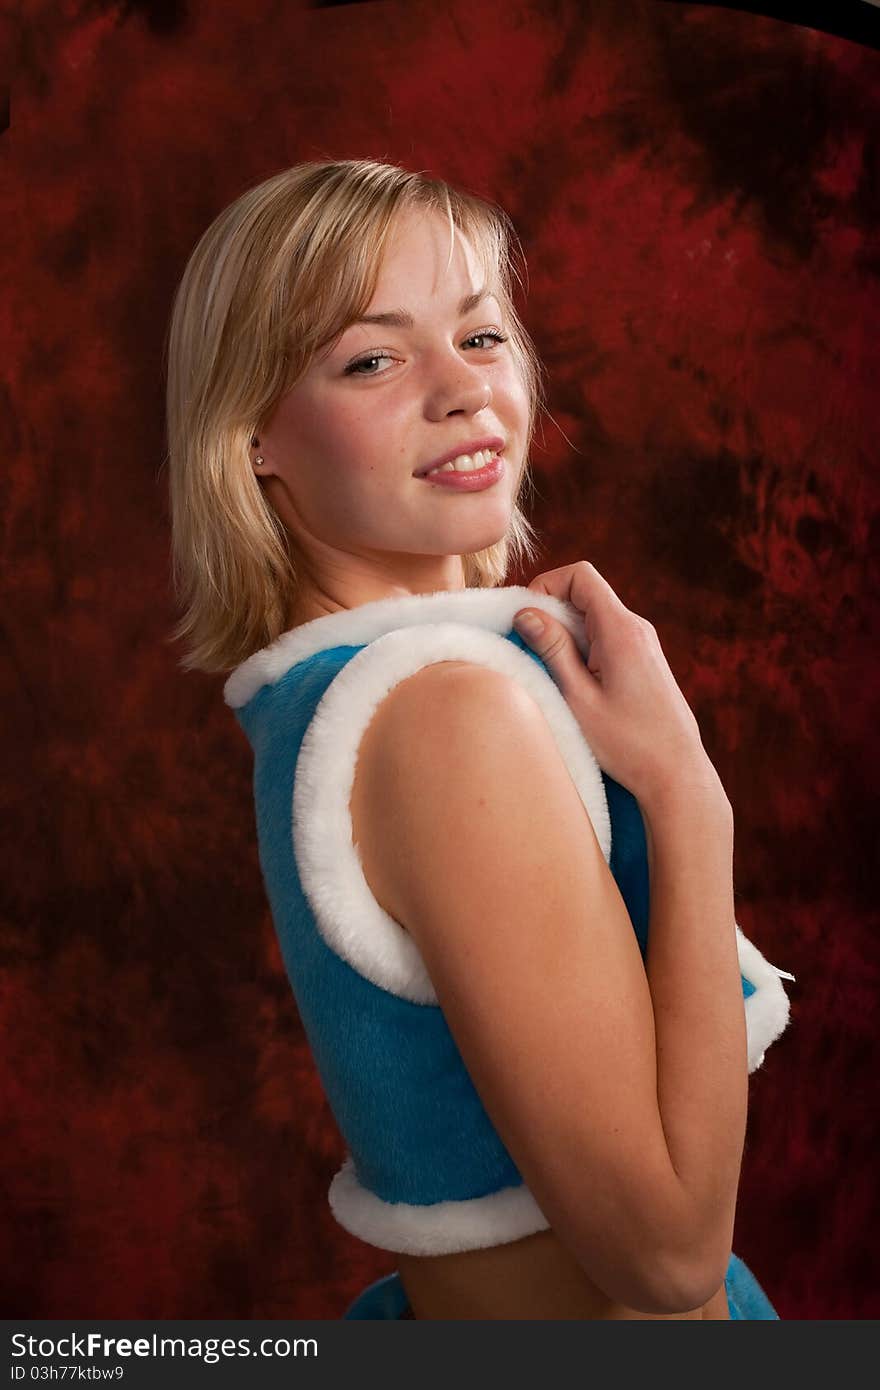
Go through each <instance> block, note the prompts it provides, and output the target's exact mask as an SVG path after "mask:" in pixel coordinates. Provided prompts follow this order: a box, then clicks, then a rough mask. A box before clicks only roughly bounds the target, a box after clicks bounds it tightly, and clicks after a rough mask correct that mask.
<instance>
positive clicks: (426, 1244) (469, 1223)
mask: <svg viewBox="0 0 880 1390" xmlns="http://www.w3.org/2000/svg"><path fill="white" fill-rule="evenodd" d="M327 1200H328V1201H329V1203H330V1209H331V1211H332V1212H333V1215H334V1216H335V1218H336V1220H337V1221H338V1222H339V1224H340V1226H344V1228H345V1229H346V1230H347V1231H350V1232H351V1234H352V1235H353V1236H357V1237H358V1238H359V1239H360V1240H363V1241H366V1243H367V1244H368V1245H375V1246H377V1247H378V1248H379V1249H380V1250H394V1251H396V1252H397V1253H400V1254H407V1255H449V1254H452V1253H454V1252H455V1251H459V1250H479V1249H482V1248H484V1247H486V1246H490V1245H505V1244H506V1243H507V1242H508V1241H511V1240H521V1239H522V1238H523V1236H530V1235H533V1234H534V1232H535V1231H545V1230H547V1228H548V1227H549V1225H550V1222H549V1221H548V1220H547V1218H546V1216H545V1215H544V1213H543V1212H542V1211H541V1209H540V1207H539V1206H538V1204H537V1202H536V1201H535V1199H534V1197H533V1196H532V1194H531V1192H530V1191H529V1189H528V1188H527V1187H526V1186H525V1184H522V1185H521V1186H518V1187H502V1188H501V1189H500V1190H499V1191H498V1192H491V1193H489V1194H488V1196H486V1197H469V1198H467V1199H465V1200H464V1201H458V1202H455V1201H448V1202H433V1203H430V1204H426V1205H423V1206H421V1205H420V1206H416V1205H414V1204H411V1203H408V1202H385V1201H383V1200H382V1198H381V1197H377V1196H376V1194H375V1193H374V1192H370V1191H369V1190H368V1189H367V1188H365V1187H362V1186H361V1184H360V1183H359V1182H358V1178H357V1174H356V1172H355V1168H354V1163H353V1161H352V1159H351V1157H350V1156H349V1157H347V1158H346V1159H345V1162H344V1163H343V1165H342V1167H341V1168H340V1170H339V1172H338V1173H337V1174H336V1176H335V1178H334V1179H333V1181H332V1182H331V1184H330V1189H329V1191H328V1193H327Z"/></svg>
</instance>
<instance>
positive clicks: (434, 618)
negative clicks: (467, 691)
mask: <svg viewBox="0 0 880 1390" xmlns="http://www.w3.org/2000/svg"><path fill="white" fill-rule="evenodd" d="M520 608H543V609H544V610H545V612H547V613H549V614H550V616H551V617H553V618H556V620H557V622H560V623H562V624H563V626H564V627H566V628H567V629H568V631H569V632H570V633H571V635H572V636H573V637H574V639H575V642H576V643H577V646H578V649H579V651H580V653H581V655H582V656H584V657H586V656H587V655H588V654H589V650H590V644H589V642H588V641H587V637H586V632H585V629H584V617H583V614H582V613H580V612H579V610H578V609H577V608H576V607H575V605H574V604H573V603H568V602H567V601H565V600H564V599H559V598H556V597H555V596H554V595H553V594H538V593H535V592H534V591H533V590H531V589H527V588H526V587H525V585H522V584H510V585H506V586H504V587H503V588H499V589H439V590H438V591H437V592H436V593H433V594H406V595H404V596H403V597H402V598H380V599H374V601H373V602H372V603H363V604H361V605H360V606H359V607H358V608H345V609H342V610H341V611H340V612H339V613H328V614H327V616H326V617H324V618H314V619H313V620H312V622H310V623H303V624H302V626H301V627H295V628H293V629H291V631H290V632H284V633H282V634H281V636H280V637H277V638H276V639H275V641H274V642H272V643H271V644H270V645H269V646H268V647H263V648H262V650H261V651H258V652H254V653H253V655H252V656H249V657H248V658H247V660H246V661H243V662H242V663H241V665H240V666H237V667H236V668H235V670H234V671H233V672H232V673H231V674H230V675H229V677H228V678H227V680H226V683H225V685H224V687H223V698H224V699H225V701H226V703H227V704H228V705H230V706H231V707H232V708H233V709H240V708H241V706H242V705H246V704H247V703H248V701H249V700H250V699H252V698H253V696H254V695H256V693H257V691H258V690H259V689H260V688H261V686H264V685H274V684H275V682H276V681H279V680H280V679H281V677H282V676H283V675H284V674H285V673H286V672H287V671H289V670H290V668H291V666H295V665H296V663H297V662H299V661H304V660H305V658H306V657H307V656H312V655H313V654H314V653H315V652H320V651H325V650H327V649H328V648H330V647H361V646H363V645H364V644H365V643H367V642H372V641H373V639H374V638H376V637H380V636H381V635H382V634H383V633H385V632H390V631H391V630H392V629H394V628H402V627H413V626H415V625H417V624H422V623H432V624H433V623H443V622H460V623H467V624H469V625H470V626H471V627H482V628H486V629H487V631H489V632H498V633H505V632H510V630H511V628H512V627H513V618H514V614H515V613H517V612H518V611H519V609H520Z"/></svg>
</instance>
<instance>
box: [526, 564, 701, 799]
mask: <svg viewBox="0 0 880 1390" xmlns="http://www.w3.org/2000/svg"><path fill="white" fill-rule="evenodd" d="M528 587H529V588H530V589H533V590H534V591H535V592H536V593H539V594H552V595H554V596H555V597H556V598H560V599H563V600H567V601H568V602H569V603H571V604H573V605H574V607H575V608H577V609H579V610H580V612H581V613H582V614H583V617H584V631H585V634H586V637H587V641H588V642H589V644H590V648H589V656H588V658H587V661H586V663H585V662H584V658H583V657H582V655H581V653H580V651H579V650H578V647H577V644H576V643H575V640H574V638H573V637H572V635H571V633H570V632H568V631H567V629H566V628H565V627H563V625H562V624H561V623H559V622H557V621H556V619H555V618H552V617H550V615H549V614H548V613H546V612H545V611H544V610H543V609H540V608H538V609H534V608H529V609H522V608H521V609H519V610H518V612H517V615H516V617H517V618H518V617H519V615H520V613H525V612H528V613H530V614H531V613H534V614H536V615H537V617H538V618H540V620H541V622H542V624H543V627H542V631H541V632H540V633H539V634H537V635H535V636H532V635H530V634H529V633H527V632H525V631H520V629H519V626H518V625H517V631H518V632H520V636H521V637H522V638H523V640H524V641H525V642H527V643H528V645H529V646H530V647H531V648H532V650H533V651H534V652H536V653H537V655H538V656H540V658H541V660H542V661H543V662H544V664H545V665H546V666H547V669H548V670H549V671H550V674H551V675H552V676H553V678H554V680H555V682H556V685H557V686H558V687H559V690H560V691H561V693H562V695H563V696H564V697H565V701H566V703H567V704H568V706H569V708H570V709H571V711H572V713H573V714H574V716H575V718H576V719H577V721H578V724H579V725H580V727H581V729H582V730H583V733H584V737H585V738H586V740H587V742H588V744H589V745H590V747H591V748H592V750H593V752H594V753H595V755H596V758H597V760H598V762H599V766H600V767H601V768H603V769H604V771H606V772H607V773H609V775H610V776H611V777H613V778H614V780H615V781H617V782H620V783H621V785H622V786H624V787H627V788H628V790H629V791H631V792H632V793H633V795H634V796H635V797H636V799H637V800H638V801H640V802H642V803H643V804H644V803H651V802H652V801H653V800H654V799H655V798H660V797H662V796H663V795H665V794H666V793H667V792H668V791H669V789H670V788H671V787H674V786H675V785H676V784H678V783H680V782H683V781H687V782H690V783H693V782H698V783H700V784H709V785H715V784H717V788H718V789H720V790H721V791H722V795H723V788H721V783H720V779H719V778H718V774H717V772H716V771H715V769H714V767H713V766H712V764H711V762H710V760H709V756H708V754H707V753H706V750H705V748H704V747H703V743H702V739H701V738H700V730H699V726H698V724H697V721H696V719H695V718H694V714H693V711H692V710H691V708H690V706H689V705H688V703H687V701H686V699H685V698H684V695H683V694H682V692H681V690H680V689H679V687H678V685H677V684H676V681H675V677H674V676H673V674H672V672H671V671H670V669H669V666H668V664H667V661H666V658H665V656H664V655H663V650H662V648H661V646H660V641H659V638H658V637H657V632H656V630H655V628H654V626H653V624H652V623H649V622H648V621H647V619H645V618H642V617H640V616H639V614H638V613H633V612H632V611H631V610H630V609H629V608H627V607H626V606H625V605H624V604H623V603H622V602H621V600H620V599H619V598H618V596H617V594H616V593H615V592H614V590H613V589H612V588H611V585H610V584H609V583H608V582H607V581H606V580H605V579H603V578H602V575H601V574H600V573H599V571H598V570H597V569H596V568H595V566H594V565H591V564H590V562H589V561H588V560H580V561H578V563H577V564H574V565H564V566H563V567H562V568H560V569H555V570H548V572H547V573H546V574H539V575H538V577H537V578H536V579H533V580H532V582H531V584H529V586H528Z"/></svg>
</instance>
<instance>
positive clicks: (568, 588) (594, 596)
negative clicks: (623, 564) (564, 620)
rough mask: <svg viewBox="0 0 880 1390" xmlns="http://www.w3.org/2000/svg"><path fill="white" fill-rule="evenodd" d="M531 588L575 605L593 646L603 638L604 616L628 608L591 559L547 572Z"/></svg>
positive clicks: (538, 577) (539, 576)
mask: <svg viewBox="0 0 880 1390" xmlns="http://www.w3.org/2000/svg"><path fill="white" fill-rule="evenodd" d="M528 587H529V588H530V589H534V591H535V592H536V593H541V594H551V595H553V596H554V597H556V598H561V599H564V600H567V601H568V602H569V603H571V604H573V605H574V607H575V608H577V609H578V610H579V611H580V612H581V613H583V615H584V630H585V632H586V635H587V640H588V641H589V642H591V643H592V642H594V641H595V640H596V638H597V637H598V636H599V633H600V630H601V627H602V620H603V615H606V614H609V613H612V612H613V613H614V614H616V615H619V613H620V610H621V609H623V608H625V606H626V605H625V604H624V603H623V602H622V600H621V599H620V598H619V597H618V595H617V594H616V593H615V591H614V589H612V587H611V585H610V584H609V583H608V581H607V579H605V578H603V576H602V575H601V574H600V573H599V571H598V570H597V569H596V566H595V565H593V564H591V563H590V561H589V560H579V561H578V562H577V563H576V564H574V565H562V566H561V567H560V568H559V569H555V570H547V571H546V573H544V574H539V575H538V576H537V578H536V579H533V580H532V582H531V584H529V585H528Z"/></svg>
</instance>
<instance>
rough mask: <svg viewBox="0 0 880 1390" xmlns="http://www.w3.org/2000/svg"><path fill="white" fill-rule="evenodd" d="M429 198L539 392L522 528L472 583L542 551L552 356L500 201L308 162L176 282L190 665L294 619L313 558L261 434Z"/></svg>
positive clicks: (175, 518) (174, 530)
mask: <svg viewBox="0 0 880 1390" xmlns="http://www.w3.org/2000/svg"><path fill="white" fill-rule="evenodd" d="M413 207H415V208H420V209H431V210H434V211H437V212H439V213H441V214H442V215H443V216H445V217H446V219H447V220H448V223H449V231H450V259H451V256H452V252H453V244H454V238H455V232H456V229H457V230H458V231H460V232H462V233H463V234H464V235H465V236H466V237H467V238H468V240H469V241H470V242H471V244H472V246H473V248H474V251H475V253H476V256H477V259H478V261H479V262H480V264H481V267H482V268H483V270H484V272H485V273H486V276H487V281H486V283H488V284H490V285H491V286H492V288H493V291H494V293H496V295H497V296H498V298H499V301H500V303H501V306H502V308H503V310H504V313H505V316H506V326H505V327H506V331H508V333H509V345H510V350H511V351H512V353H513V355H514V360H515V361H516V363H517V365H518V367H519V369H520V372H521V375H522V378H523V381H524V384H525V387H526V390H527V395H528V399H529V422H528V436H527V448H526V450H525V453H524V459H523V464H522V467H521V471H520V477H519V479H518V485H517V488H516V493H515V501H514V507H513V510H512V515H511V522H510V526H509V527H508V531H507V533H506V535H505V536H504V537H503V538H502V539H501V540H499V541H497V542H496V543H495V544H494V545H491V546H489V547H487V548H486V549H484V550H481V551H478V552H476V553H475V554H471V555H465V556H463V557H462V558H463V563H464V581H465V585H466V586H467V587H468V588H493V587H495V586H496V585H498V584H501V583H503V581H504V578H505V576H506V574H507V570H508V566H509V565H510V564H511V563H517V564H519V563H520V562H522V561H523V560H533V559H534V558H535V555H536V553H537V549H536V547H535V545H534V540H535V537H536V532H535V531H534V529H533V528H532V526H531V524H530V522H529V521H528V520H527V518H526V516H525V515H524V513H523V511H522V510H521V509H520V505H519V503H520V501H521V500H522V495H523V492H524V491H525V490H526V489H527V488H528V489H531V488H532V487H533V484H532V478H531V474H530V471H529V464H528V445H529V444H530V443H531V439H532V434H533V431H534V426H535V421H536V418H537V415H538V411H539V410H540V409H541V408H542V406H543V403H544V402H543V381H542V368H541V365H540V362H539V360H538V357H537V354H536V352H535V349H534V345H533V344H532V341H531V339H530V337H529V335H528V334H527V332H526V330H525V329H524V327H523V325H522V323H521V322H520V320H519V318H518V316H517V314H516V311H515V308H514V304H513V280H514V277H515V278H516V280H517V282H518V283H519V284H520V285H521V284H522V280H521V278H520V275H519V270H518V267H517V264H516V259H515V257H516V256H521V254H522V253H521V247H520V244H519V240H518V238H517V236H516V232H515V231H514V229H513V226H512V224H511V222H510V219H509V218H508V217H507V215H506V213H504V212H503V211H502V210H501V209H500V208H498V207H496V206H495V205H493V204H491V203H488V202H486V201H484V200H483V199H482V198H479V197H477V196H475V195H473V194H469V193H464V192H461V191H459V190H458V189H455V188H452V187H451V186H450V185H449V184H447V183H445V182H443V181H442V180H440V179H434V178H429V177H427V176H426V175H425V174H424V173H412V172H409V171H408V170H405V169H401V168H399V167H397V166H396V165H392V164H382V163H378V162H376V161H373V160H367V159H352V160H340V161H336V162H334V161H326V162H309V163H303V164H296V165H294V166H293V168H290V169H286V170H284V171H283V172H282V173H280V174H276V175H275V176H274V177H272V178H270V179H267V180H266V181H265V182H264V183H261V184H258V185H257V187H255V188H251V189H249V190H248V191H247V192H245V193H243V194H242V195H241V196H240V197H239V198H237V199H236V200H235V202H234V203H232V204H230V206H229V207H227V208H225V209H224V211H223V212H221V213H220V215H219V216H218V217H217V218H216V219H215V220H214V222H212V223H211V225H210V227H208V229H207V231H206V232H205V233H204V234H203V236H202V237H201V239H200V240H199V242H198V244H197V245H196V247H195V249H194V250H193V252H192V254H191V256H190V258H189V261H188V262H187V265H186V268H185V270H184V272H183V276H182V278H181V281H180V284H179V285H178V287H177V290H176V293H175V296H174V301H173V306H172V312H171V318H170V322H169V327H168V334H167V338H166V342H165V358H166V366H167V398H166V399H167V429H168V453H167V455H166V461H167V462H168V464H169V491H170V506H171V560H172V565H171V578H172V586H173V590H174V594H175V598H176V599H177V601H178V603H179V605H180V606H181V607H182V608H183V617H182V618H181V619H180V620H179V621H178V623H177V624H176V626H175V628H174V630H173V632H172V634H171V637H170V638H169V640H170V641H181V640H182V641H184V642H185V643H186V654H185V656H184V657H183V659H182V661H181V663H180V664H181V665H182V666H183V667H184V669H187V670H193V669H195V670H201V671H207V672H219V671H228V670H230V669H231V668H232V667H234V666H237V665H238V664H239V663H240V662H241V661H243V660H244V659H245V658H246V657H248V656H250V655H251V654H252V653H253V652H254V651H257V650H258V649H259V648H261V647H264V646H267V645H268V644H269V643H270V642H272V641H274V640H275V638H276V637H278V636H280V634H281V633H282V632H284V631H285V629H286V626H287V622H288V615H289V613H290V610H291V604H292V602H293V601H294V600H295V598H296V595H297V592H298V585H299V583H300V574H301V573H302V569H301V566H300V563H299V556H298V554H297V551H298V547H297V546H296V543H295V541H294V539H293V538H292V537H291V536H290V535H289V533H288V532H287V529H286V528H285V527H284V525H283V524H282V522H281V521H280V519H279V517H278V515H277V513H276V511H275V509H274V507H273V506H272V505H271V503H270V502H269V501H268V499H267V498H266V496H265V495H264V492H263V490H262V488H261V487H260V484H259V481H258V479H257V477H256V476H255V474H254V471H253V468H252V465H251V459H250V444H251V440H252V437H253V436H254V435H259V429H260V424H261V422H262V421H264V420H268V419H269V418H270V416H271V413H272V411H273V409H274V407H275V405H276V404H277V402H278V401H279V399H280V398H281V396H283V395H284V394H285V393H286V392H287V391H288V390H290V388H291V387H292V386H293V385H295V383H296V382H297V381H298V380H299V379H300V377H301V376H302V375H303V373H304V372H306V371H307V369H308V367H309V365H310V363H311V362H312V360H313V358H314V356H315V354H316V353H317V352H318V351H319V350H320V349H323V348H324V347H326V346H327V345H328V344H332V342H333V341H334V340H335V339H336V338H337V337H338V336H339V335H340V334H341V333H342V331H343V330H344V328H345V327H346V326H347V325H348V324H349V323H350V322H351V320H352V319H354V318H356V317H358V316H359V315H360V314H362V313H364V312H366V310H367V307H368V305H369V303H370V300H371V298H372V296H373V293H374V290H375V286H376V283H377V280H378V274H379V266H380V261H381V255H382V250H383V247H384V244H385V241H386V239H387V236H388V232H389V229H390V228H391V226H392V223H393V219H394V217H395V215H396V214H397V213H399V212H401V211H403V210H405V209H409V208H413Z"/></svg>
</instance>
